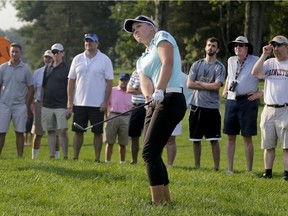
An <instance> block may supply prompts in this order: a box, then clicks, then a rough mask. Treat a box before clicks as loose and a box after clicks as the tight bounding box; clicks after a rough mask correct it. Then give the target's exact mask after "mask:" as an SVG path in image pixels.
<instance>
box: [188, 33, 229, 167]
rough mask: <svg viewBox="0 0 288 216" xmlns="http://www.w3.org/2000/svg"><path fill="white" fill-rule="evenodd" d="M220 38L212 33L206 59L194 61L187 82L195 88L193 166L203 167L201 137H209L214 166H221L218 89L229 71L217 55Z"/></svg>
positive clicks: (193, 100) (192, 133) (191, 138)
mask: <svg viewBox="0 0 288 216" xmlns="http://www.w3.org/2000/svg"><path fill="white" fill-rule="evenodd" d="M219 50H220V46H219V41H218V40H217V39H216V38H214V37H212V38H208V39H207V41H206V46H205V52H206V56H205V58H204V59H200V60H198V61H196V62H194V63H193V65H192V66H191V68H190V72H189V76H188V77H189V78H188V80H187V86H188V87H189V88H191V89H193V90H194V91H193V93H192V99H191V102H190V104H191V112H190V116H189V129H190V140H191V141H193V150H194V166H195V168H200V157H201V140H202V137H203V136H205V138H206V140H210V142H211V147H212V154H213V159H214V168H215V170H218V169H219V163H220V146H219V142H218V141H219V140H220V139H221V115H220V111H219V107H220V96H219V89H220V87H221V86H222V85H223V83H224V80H225V75H226V70H225V67H224V65H223V64H222V63H221V62H220V61H218V60H217V59H216V54H217V53H218V52H219Z"/></svg>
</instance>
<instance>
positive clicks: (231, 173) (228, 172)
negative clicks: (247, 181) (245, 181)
mask: <svg viewBox="0 0 288 216" xmlns="http://www.w3.org/2000/svg"><path fill="white" fill-rule="evenodd" d="M225 173H226V174H230V175H233V174H234V172H233V171H231V170H226V171H225Z"/></svg>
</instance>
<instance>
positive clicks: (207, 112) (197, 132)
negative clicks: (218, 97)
mask: <svg viewBox="0 0 288 216" xmlns="http://www.w3.org/2000/svg"><path fill="white" fill-rule="evenodd" d="M189 131H190V140H192V141H201V140H202V138H203V136H205V138H206V140H209V141H212V140H220V139H221V115H220V111H219V109H209V108H203V107H197V106H193V105H192V106H191V111H190V115H189Z"/></svg>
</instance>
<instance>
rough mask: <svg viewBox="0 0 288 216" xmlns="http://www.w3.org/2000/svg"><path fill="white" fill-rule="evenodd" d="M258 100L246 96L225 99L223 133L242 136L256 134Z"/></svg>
mask: <svg viewBox="0 0 288 216" xmlns="http://www.w3.org/2000/svg"><path fill="white" fill-rule="evenodd" d="M258 107H259V100H254V101H249V100H248V99H247V98H241V99H238V100H226V103H225V115H224V129H223V133H225V134H228V135H238V134H239V133H240V130H241V135H242V136H255V135H257V116H258Z"/></svg>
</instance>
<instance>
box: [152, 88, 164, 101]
mask: <svg viewBox="0 0 288 216" xmlns="http://www.w3.org/2000/svg"><path fill="white" fill-rule="evenodd" d="M151 98H153V100H154V101H156V102H158V103H161V102H162V101H163V100H164V91H163V90H162V89H155V91H154V93H153V95H152V96H151Z"/></svg>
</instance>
